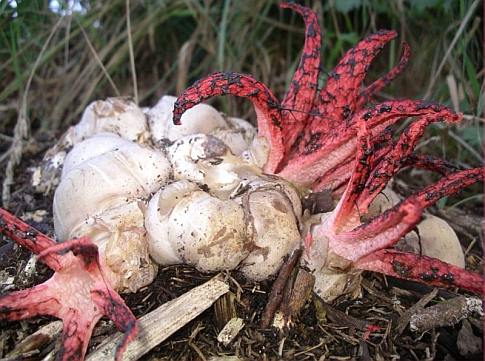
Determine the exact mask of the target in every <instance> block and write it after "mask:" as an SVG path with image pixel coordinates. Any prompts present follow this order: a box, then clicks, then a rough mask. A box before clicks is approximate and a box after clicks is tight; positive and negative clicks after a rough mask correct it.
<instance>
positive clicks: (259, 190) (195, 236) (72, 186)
mask: <svg viewBox="0 0 485 361" xmlns="http://www.w3.org/2000/svg"><path fill="white" fill-rule="evenodd" d="M174 102H175V97H170V96H164V97H162V99H161V100H160V101H159V102H158V104H157V105H156V106H155V107H153V108H151V109H148V110H145V112H143V111H142V110H141V109H140V108H138V107H137V106H136V105H135V104H134V103H132V102H131V101H129V100H127V99H115V98H110V99H108V100H106V101H97V102H94V103H92V104H91V105H89V106H88V108H87V109H86V111H85V112H84V114H83V117H82V119H81V121H80V122H79V124H77V125H75V126H73V127H71V128H70V129H69V130H68V131H67V132H66V134H65V135H64V136H63V138H62V139H61V140H60V141H59V143H58V144H57V145H56V146H55V147H54V148H53V149H51V151H50V152H48V154H47V155H46V157H45V160H44V164H43V166H42V167H41V170H42V172H41V174H40V175H39V174H37V177H38V178H37V186H38V188H39V189H40V190H45V189H46V188H48V186H46V185H45V184H46V183H47V182H51V185H52V184H53V183H52V182H53V181H54V182H55V184H57V183H58V186H57V189H56V191H55V195H54V205H53V207H54V226H55V232H56V236H57V239H58V240H59V241H64V240H67V239H71V238H74V237H79V236H89V237H91V238H92V239H93V241H94V242H95V243H96V244H97V245H98V247H99V249H100V253H101V255H102V260H103V262H104V263H105V264H106V265H107V266H108V269H109V270H110V272H111V273H112V274H110V277H111V278H112V279H114V281H115V284H116V287H117V289H119V290H121V291H132V292H135V291H136V290H138V289H140V288H141V287H143V286H145V285H147V284H149V283H150V282H151V281H152V280H153V278H154V276H155V275H156V270H157V265H170V264H177V263H187V264H191V265H194V266H195V267H197V268H198V269H199V270H201V271H219V270H226V269H239V270H240V271H241V272H242V273H243V274H245V275H246V276H247V277H248V278H250V279H253V280H263V279H265V278H267V277H269V276H271V275H274V274H275V273H276V272H277V270H278V269H279V267H280V266H281V264H282V263H283V260H284V258H285V256H286V255H287V254H288V253H289V252H291V251H292V250H293V249H294V248H296V247H298V246H299V244H300V231H299V228H300V222H301V212H302V211H301V204H300V195H299V194H298V192H297V190H296V189H295V188H294V187H293V186H292V185H291V184H290V183H288V182H286V181H284V180H282V179H277V178H275V177H272V176H268V175H264V174H263V173H262V171H261V167H259V166H258V165H257V164H255V163H254V162H253V161H252V160H254V159H260V161H262V162H263V163H264V161H265V159H262V158H264V157H265V154H266V148H265V144H264V142H261V140H258V139H256V141H254V142H253V140H254V139H255V136H256V130H255V128H254V127H253V126H252V125H251V124H250V123H248V122H246V121H245V120H242V119H237V118H227V117H225V116H223V115H222V114H220V113H219V112H218V111H216V110H215V109H214V108H213V107H211V106H209V105H204V104H201V105H198V106H196V107H194V108H193V109H191V110H190V111H188V112H187V113H186V114H184V117H183V124H184V125H182V126H175V125H173V124H172V110H173V104H174ZM260 144H262V145H263V146H262V147H260ZM259 148H261V149H259ZM54 159H56V160H57V162H56V163H55V164H54V162H53V160H54Z"/></svg>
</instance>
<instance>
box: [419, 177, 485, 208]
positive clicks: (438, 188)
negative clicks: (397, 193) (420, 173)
mask: <svg viewBox="0 0 485 361" xmlns="http://www.w3.org/2000/svg"><path fill="white" fill-rule="evenodd" d="M484 172H485V169H484V168H472V169H465V170H461V171H458V172H454V173H450V174H448V175H447V176H446V177H443V178H442V179H440V180H439V181H438V182H436V183H434V184H432V185H430V186H428V187H426V188H424V189H423V190H421V191H420V192H418V193H416V194H415V195H414V196H412V197H415V198H416V199H417V200H418V202H419V203H420V204H421V205H422V206H423V207H424V208H427V207H429V206H431V205H433V204H435V203H436V202H437V201H438V200H440V199H441V198H443V197H447V196H451V195H453V194H456V193H458V192H459V191H461V190H462V189H464V188H466V187H469V186H471V185H472V184H475V183H477V182H483V178H484Z"/></svg>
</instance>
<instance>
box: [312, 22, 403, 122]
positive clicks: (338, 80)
mask: <svg viewBox="0 0 485 361" xmlns="http://www.w3.org/2000/svg"><path fill="white" fill-rule="evenodd" d="M396 36H397V33H396V32H395V31H388V30H381V31H379V32H377V33H374V34H371V35H369V36H367V37H366V38H365V39H364V40H362V41H360V42H359V43H358V44H357V45H356V46H355V47H353V48H352V49H350V50H349V51H347V52H346V53H345V55H344V57H343V58H342V59H341V60H340V62H339V63H338V64H337V66H336V67H335V69H334V70H332V71H331V72H330V73H329V74H328V80H327V83H326V85H325V87H324V88H323V89H322V90H321V91H320V96H319V97H318V98H317V99H318V104H317V105H318V111H319V113H321V114H324V115H327V116H331V117H332V118H333V119H335V121H336V122H337V123H340V122H341V121H343V120H345V119H349V118H350V117H351V116H352V115H353V113H354V112H355V111H357V110H358V108H357V104H358V101H359V95H360V92H361V86H362V83H363V81H364V78H365V76H366V74H367V70H368V68H369V66H370V64H371V63H372V61H373V60H374V58H375V57H376V56H377V54H379V52H380V51H381V49H382V48H383V47H384V45H385V44H386V43H388V42H389V41H391V40H392V39H394V38H395V37H396ZM314 120H315V121H317V122H318V121H319V120H318V119H314ZM312 125H313V124H312Z"/></svg>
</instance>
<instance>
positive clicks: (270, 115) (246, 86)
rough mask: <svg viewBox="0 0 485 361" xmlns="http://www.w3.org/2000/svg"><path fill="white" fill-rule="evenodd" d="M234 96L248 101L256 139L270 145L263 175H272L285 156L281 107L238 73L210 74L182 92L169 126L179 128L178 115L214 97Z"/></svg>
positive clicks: (265, 90)
mask: <svg viewBox="0 0 485 361" xmlns="http://www.w3.org/2000/svg"><path fill="white" fill-rule="evenodd" d="M219 95H235V96H238V97H243V98H248V99H249V100H251V101H252V103H253V105H254V109H255V111H256V116H257V121H258V135H259V136H262V137H264V138H266V140H267V141H268V142H269V145H270V152H269V157H268V161H267V163H266V166H265V170H266V172H269V173H273V172H274V171H275V170H276V169H277V168H278V166H279V164H280V162H281V161H282V159H283V157H284V155H285V151H284V149H285V145H284V143H283V139H282V129H284V128H285V127H287V120H284V119H282V117H281V107H280V104H279V102H278V100H277V99H276V97H275V96H274V95H273V93H272V92H271V90H269V89H268V88H267V87H266V85H264V84H263V83H261V82H259V81H257V80H256V79H254V78H253V77H251V76H249V75H243V74H238V73H233V72H229V73H221V72H218V73H213V74H211V75H209V76H208V77H206V78H204V79H201V80H199V81H197V82H195V83H194V84H193V85H192V86H190V87H189V88H187V89H185V90H184V92H183V93H182V94H181V95H180V96H179V97H178V99H177V101H176V102H175V105H174V111H173V122H174V123H175V124H180V119H181V117H182V114H183V113H184V112H185V111H186V110H187V109H190V108H192V107H193V106H195V105H197V104H199V103H201V102H203V101H205V100H207V99H209V98H212V97H215V96H219Z"/></svg>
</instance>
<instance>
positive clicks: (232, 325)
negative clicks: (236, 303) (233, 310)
mask: <svg viewBox="0 0 485 361" xmlns="http://www.w3.org/2000/svg"><path fill="white" fill-rule="evenodd" d="M243 327H244V321H243V319H242V318H238V317H234V318H232V319H230V320H229V322H228V323H226V325H225V326H224V328H223V329H222V330H221V332H219V335H217V341H218V342H220V343H222V344H223V345H224V346H227V345H229V344H230V343H231V342H232V341H233V340H234V339H235V338H236V336H237V335H238V333H239V331H241V330H242V328H243Z"/></svg>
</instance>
